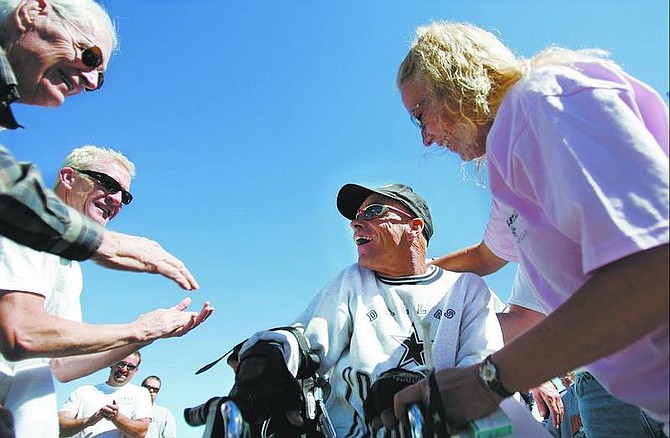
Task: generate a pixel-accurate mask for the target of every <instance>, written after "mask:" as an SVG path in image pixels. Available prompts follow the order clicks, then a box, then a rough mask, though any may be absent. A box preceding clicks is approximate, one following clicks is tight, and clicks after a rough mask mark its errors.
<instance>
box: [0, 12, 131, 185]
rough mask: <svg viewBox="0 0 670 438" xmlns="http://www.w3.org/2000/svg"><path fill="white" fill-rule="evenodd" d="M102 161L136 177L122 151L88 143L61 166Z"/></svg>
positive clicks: (83, 167)
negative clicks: (121, 168)
mask: <svg viewBox="0 0 670 438" xmlns="http://www.w3.org/2000/svg"><path fill="white" fill-rule="evenodd" d="M0 1H2V0H0ZM100 161H114V162H116V163H119V164H120V165H122V166H123V167H125V168H126V170H128V173H129V174H130V177H131V178H133V177H135V164H133V162H132V161H130V160H129V159H128V158H127V157H126V156H125V155H123V154H122V153H121V152H118V151H115V150H112V149H109V148H105V147H100V146H94V145H92V144H87V145H84V146H82V147H79V148H76V149H73V150H72V152H70V153H69V154H68V156H67V157H65V162H64V163H63V166H61V167H73V168H75V169H80V170H95V169H93V167H94V166H95V164H96V163H98V162H100ZM59 185H60V177H58V176H57V177H56V184H55V186H54V187H55V189H56V188H58V186H59Z"/></svg>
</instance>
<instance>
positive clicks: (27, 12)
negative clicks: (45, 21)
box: [13, 0, 51, 33]
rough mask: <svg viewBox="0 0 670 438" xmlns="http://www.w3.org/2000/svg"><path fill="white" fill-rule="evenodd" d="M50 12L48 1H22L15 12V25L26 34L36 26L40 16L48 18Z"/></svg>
mask: <svg viewBox="0 0 670 438" xmlns="http://www.w3.org/2000/svg"><path fill="white" fill-rule="evenodd" d="M50 11H51V8H50V6H49V3H48V2H47V0H22V1H21V2H20V3H19V5H18V6H17V7H16V9H15V10H14V15H13V17H14V24H15V25H16V28H17V29H18V30H19V32H20V33H24V32H26V31H28V30H30V29H32V28H33V27H34V26H35V21H36V20H37V18H38V17H39V16H46V15H47V14H48V13H49V12H50Z"/></svg>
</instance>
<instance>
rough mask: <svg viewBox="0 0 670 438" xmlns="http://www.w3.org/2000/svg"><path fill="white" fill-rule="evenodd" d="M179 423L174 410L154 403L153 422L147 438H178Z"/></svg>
mask: <svg viewBox="0 0 670 438" xmlns="http://www.w3.org/2000/svg"><path fill="white" fill-rule="evenodd" d="M176 437H177V425H176V424H175V421H174V417H173V416H172V412H170V410H169V409H168V408H164V407H163V406H159V405H154V407H153V413H152V415H151V423H150V424H149V430H148V431H147V434H146V437H145V438H176Z"/></svg>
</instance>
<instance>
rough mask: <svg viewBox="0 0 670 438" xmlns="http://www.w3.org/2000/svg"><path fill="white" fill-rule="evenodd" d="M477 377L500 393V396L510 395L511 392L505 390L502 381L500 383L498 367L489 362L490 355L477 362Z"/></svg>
mask: <svg viewBox="0 0 670 438" xmlns="http://www.w3.org/2000/svg"><path fill="white" fill-rule="evenodd" d="M479 378H480V379H482V381H483V382H484V383H486V386H488V387H489V388H490V389H492V390H493V391H495V392H496V394H498V395H500V396H501V397H502V398H507V397H511V396H512V395H513V393H511V392H509V391H508V390H506V389H505V388H504V387H503V386H502V383H500V373H499V372H498V367H496V366H495V364H494V363H493V362H491V356H488V357H487V358H486V359H484V362H482V363H481V364H479Z"/></svg>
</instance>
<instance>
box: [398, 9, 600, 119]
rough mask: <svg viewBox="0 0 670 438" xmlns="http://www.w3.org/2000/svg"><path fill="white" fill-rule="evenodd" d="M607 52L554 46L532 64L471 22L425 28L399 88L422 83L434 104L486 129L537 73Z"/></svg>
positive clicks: (420, 31) (420, 30) (404, 68)
mask: <svg viewBox="0 0 670 438" xmlns="http://www.w3.org/2000/svg"><path fill="white" fill-rule="evenodd" d="M607 55H608V53H607V52H605V51H602V50H593V49H588V50H570V49H564V48H560V47H549V48H547V49H545V50H543V51H541V52H540V53H538V54H537V55H535V56H534V57H532V58H530V59H523V58H520V57H517V56H516V55H515V54H514V53H513V52H512V51H511V50H510V49H509V48H508V47H507V46H506V45H505V44H504V43H503V42H502V41H501V40H500V39H499V38H498V37H497V36H495V35H494V34H493V33H491V32H489V31H486V30H484V29H482V28H480V27H477V26H475V25H473V24H470V23H455V22H449V21H439V22H432V23H429V24H427V25H424V26H420V27H419V28H417V30H416V36H415V39H414V41H413V42H412V44H411V46H410V49H409V53H408V54H407V56H406V57H405V59H404V60H403V61H402V63H401V64H400V67H399V69H398V75H397V85H398V87H400V86H402V85H403V84H404V83H405V82H407V81H417V82H418V84H419V85H421V86H423V87H424V89H425V90H426V95H427V97H428V99H430V100H431V101H432V103H436V102H437V101H438V100H439V101H441V103H443V105H444V106H445V107H446V108H445V109H446V111H447V112H448V113H449V114H450V115H451V116H460V117H459V118H462V119H465V120H467V121H469V122H470V123H471V124H473V125H477V126H481V125H483V124H485V123H487V122H490V121H491V120H493V118H495V115H496V112H497V111H498V108H499V107H500V103H501V102H502V100H503V98H504V96H505V93H507V91H508V90H509V88H510V87H512V86H513V85H514V84H515V83H516V82H517V81H518V80H519V79H521V78H522V77H523V76H524V75H526V74H527V73H528V72H530V71H531V70H532V69H534V68H537V67H541V66H546V65H551V64H572V65H574V64H575V63H577V62H580V61H593V60H594V59H604V58H606V57H607Z"/></svg>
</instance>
